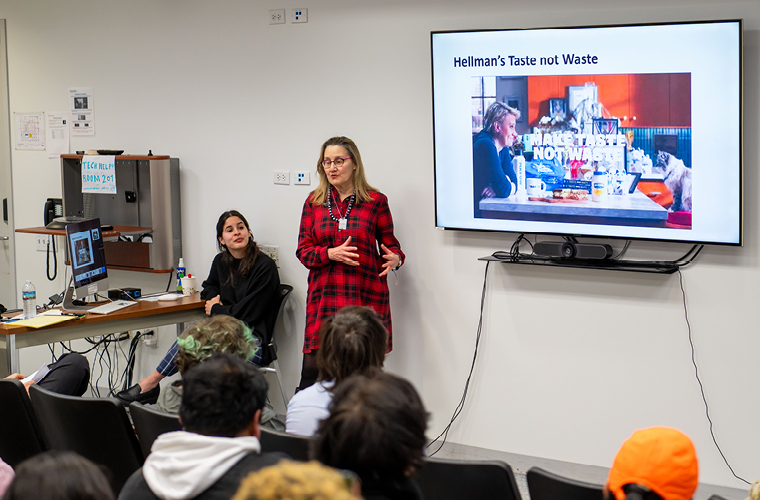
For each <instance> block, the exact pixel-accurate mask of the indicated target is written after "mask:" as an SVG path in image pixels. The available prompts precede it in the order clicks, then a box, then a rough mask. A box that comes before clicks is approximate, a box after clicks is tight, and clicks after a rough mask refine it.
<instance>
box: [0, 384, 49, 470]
mask: <svg viewBox="0 0 760 500" xmlns="http://www.w3.org/2000/svg"><path fill="white" fill-rule="evenodd" d="M44 450H45V443H44V441H43V440H42V436H41V434H40V429H39V427H38V426H37V419H36V418H35V416H34V410H32V403H31V401H29V395H28V394H27V393H26V389H25V388H24V384H22V383H21V381H20V380H16V379H0V458H2V459H3V461H4V462H5V463H7V464H8V465H10V466H11V467H16V466H17V465H18V464H20V463H21V462H23V461H24V460H26V459H27V458H29V457H32V456H34V455H36V454H37V453H40V452H41V451H44Z"/></svg>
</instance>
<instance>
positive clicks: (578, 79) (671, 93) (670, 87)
mask: <svg viewBox="0 0 760 500" xmlns="http://www.w3.org/2000/svg"><path fill="white" fill-rule="evenodd" d="M587 82H593V83H594V84H596V85H597V87H598V88H599V102H601V103H602V104H604V107H605V108H607V111H609V113H610V115H611V116H614V117H617V118H620V120H621V121H620V126H621V127H689V126H691V75H690V74H689V73H662V74H643V75H557V76H529V77H528V121H529V123H530V124H531V126H534V125H536V124H538V120H539V119H540V118H541V117H542V116H548V115H549V99H553V98H566V97H567V87H568V86H575V85H585V84H586V83H587ZM568 112H569V110H568ZM624 117H625V119H624ZM634 117H636V119H635V120H634Z"/></svg>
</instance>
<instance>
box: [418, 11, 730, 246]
mask: <svg viewBox="0 0 760 500" xmlns="http://www.w3.org/2000/svg"><path fill="white" fill-rule="evenodd" d="M431 51H432V73H433V113H434V114H433V126H434V129H433V130H434V143H435V204H436V211H435V213H436V226H438V227H442V228H447V229H471V230H484V231H508V232H517V233H545V234H558V235H572V236H594V237H613V238H626V239H651V240H666V241H682V242H693V243H714V244H730V245H741V243H742V22H741V21H740V20H738V21H734V20H731V21H704V22H689V23H668V24H648V25H625V26H622V25H621V26H598V27H575V28H542V29H519V30H518V29H516V30H493V31H456V32H451V31H448V32H433V33H431Z"/></svg>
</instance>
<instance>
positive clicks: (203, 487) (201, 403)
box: [119, 353, 287, 500]
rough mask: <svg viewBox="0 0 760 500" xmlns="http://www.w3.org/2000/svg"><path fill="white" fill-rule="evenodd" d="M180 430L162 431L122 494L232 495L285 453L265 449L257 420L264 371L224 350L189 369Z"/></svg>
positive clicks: (264, 392)
mask: <svg viewBox="0 0 760 500" xmlns="http://www.w3.org/2000/svg"><path fill="white" fill-rule="evenodd" d="M183 381H184V383H183V387H182V406H181V407H180V410H179V417H180V421H181V422H182V426H183V429H184V430H182V431H176V432H169V433H166V434H162V435H160V436H159V437H158V438H157V439H156V441H155V442H154V443H153V448H152V450H151V454H150V455H148V458H146V459H145V464H144V465H143V466H142V468H141V469H138V470H137V471H135V473H134V474H132V476H131V477H130V478H129V479H128V480H127V483H126V484H125V485H124V488H123V489H122V490H121V493H120V494H119V499H122V500H131V499H144V498H153V499H156V498H172V499H176V500H184V499H190V498H198V499H216V498H230V497H231V496H232V495H233V494H234V492H235V491H237V488H238V485H239V484H240V480H241V479H242V478H243V476H245V475H247V474H248V473H249V472H251V471H254V470H258V469H260V468H262V467H266V466H267V465H274V464H276V463H277V462H279V461H280V460H281V459H282V458H287V455H285V454H283V453H261V444H260V443H259V436H260V433H261V431H260V428H259V419H260V417H261V409H262V408H263V407H264V402H265V401H266V397H267V382H266V380H265V379H264V375H263V374H262V373H261V372H259V370H258V368H257V367H256V366H255V365H253V364H252V363H248V362H247V361H243V360H242V359H240V358H238V357H235V356H231V355H229V354H225V353H217V354H214V355H213V356H212V357H211V358H210V359H208V360H206V361H204V362H203V363H201V364H199V365H197V366H195V367H193V368H191V369H190V370H188V371H187V372H186V373H185V377H184V379H183Z"/></svg>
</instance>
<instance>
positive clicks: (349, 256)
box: [327, 236, 359, 266]
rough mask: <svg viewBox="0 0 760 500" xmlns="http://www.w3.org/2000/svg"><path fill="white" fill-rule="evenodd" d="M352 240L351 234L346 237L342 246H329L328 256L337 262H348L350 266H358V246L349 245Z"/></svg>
mask: <svg viewBox="0 0 760 500" xmlns="http://www.w3.org/2000/svg"><path fill="white" fill-rule="evenodd" d="M350 242H351V237H350V236H349V237H348V238H346V241H344V242H343V244H342V245H341V246H339V247H335V248H328V249H327V257H328V258H329V259H330V260H334V261H336V262H342V263H344V264H348V265H349V266H358V265H359V254H358V253H354V252H356V247H350V246H348V244H349V243H350Z"/></svg>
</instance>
